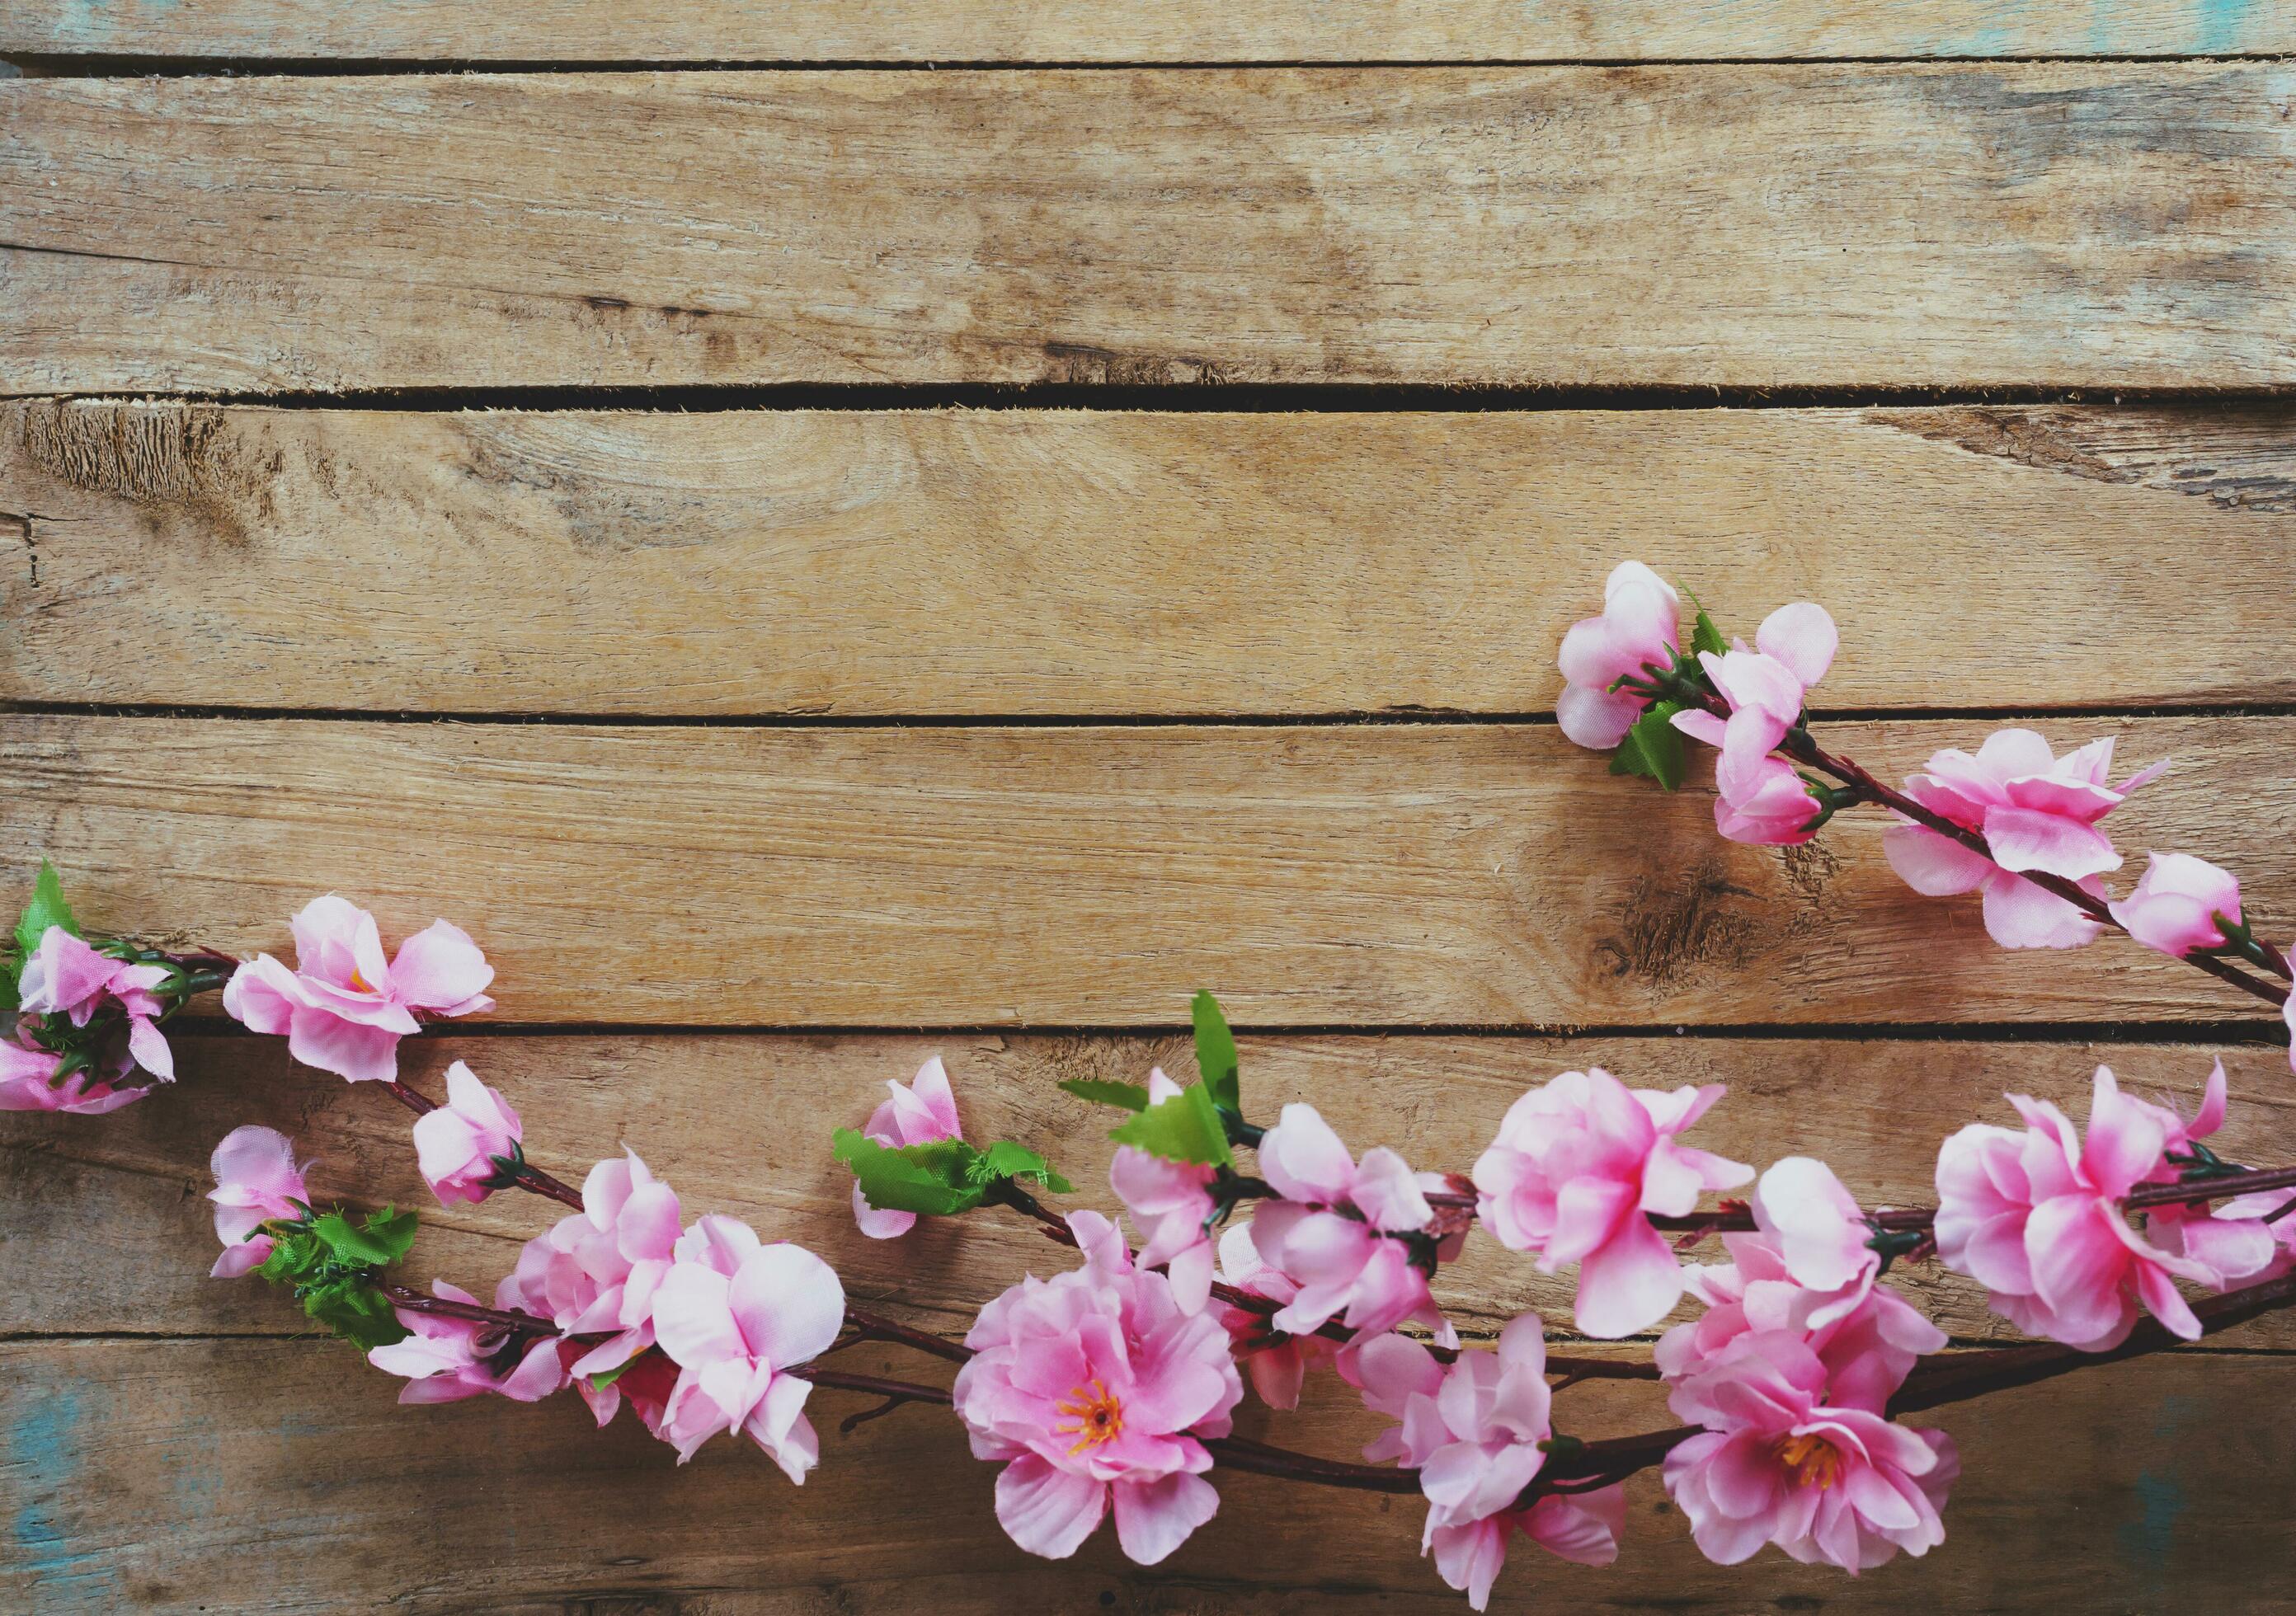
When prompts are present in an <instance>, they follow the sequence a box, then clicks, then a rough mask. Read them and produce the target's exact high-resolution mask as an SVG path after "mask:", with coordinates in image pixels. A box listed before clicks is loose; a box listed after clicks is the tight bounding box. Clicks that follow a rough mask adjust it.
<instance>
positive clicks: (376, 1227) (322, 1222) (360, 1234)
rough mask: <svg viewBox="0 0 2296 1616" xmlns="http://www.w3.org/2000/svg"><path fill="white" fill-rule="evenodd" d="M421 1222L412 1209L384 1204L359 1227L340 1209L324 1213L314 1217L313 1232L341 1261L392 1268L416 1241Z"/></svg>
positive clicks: (367, 1216) (362, 1221)
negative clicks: (418, 1223)
mask: <svg viewBox="0 0 2296 1616" xmlns="http://www.w3.org/2000/svg"><path fill="white" fill-rule="evenodd" d="M416 1222H417V1219H416V1218H415V1215H414V1213H413V1212H398V1211H394V1210H393V1209H392V1208H390V1207H388V1206H386V1207H384V1208H383V1209H382V1210H381V1212H369V1213H367V1215H366V1217H365V1219H364V1220H361V1222H360V1223H359V1224H358V1225H357V1227H356V1228H354V1227H353V1226H352V1223H351V1220H349V1219H348V1218H346V1217H345V1216H343V1214H342V1213H341V1212H340V1211H337V1212H322V1213H320V1214H319V1215H318V1216H317V1217H316V1218H315V1219H313V1220H311V1233H312V1234H313V1235H314V1236H316V1237H317V1239H318V1240H319V1243H320V1244H321V1245H324V1246H325V1247H326V1248H327V1250H328V1251H329V1252H331V1253H333V1255H334V1257H335V1259H336V1261H340V1262H346V1263H353V1264H357V1265H360V1266H364V1267H367V1268H389V1266H390V1265H391V1264H392V1263H394V1262H397V1261H398V1260H399V1259H400V1258H402V1257H404V1256H406V1253H407V1251H408V1249H409V1248H410V1247H412V1246H413V1245H414V1229H415V1225H416Z"/></svg>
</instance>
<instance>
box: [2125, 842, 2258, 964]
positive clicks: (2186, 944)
mask: <svg viewBox="0 0 2296 1616" xmlns="http://www.w3.org/2000/svg"><path fill="white" fill-rule="evenodd" d="M2218 915H2222V916H2223V917H2224V918H2226V919H2227V920H2230V921H2232V922H2233V923H2234V924H2235V925H2238V924H2239V923H2240V918H2241V916H2240V881H2239V879H2238V878H2237V877H2235V876H2234V875H2233V873H2232V872H2231V871H2230V870H2228V869H2218V867H2217V866H2215V865H2214V864H2211V863H2210V862H2209V861H2207V860H2206V859H2196V858H2194V856H2193V855H2192V854H2191V853H2147V854H2145V856H2144V878H2143V879H2142V880H2140V881H2138V882H2137V883H2136V891H2134V892H2132V893H2130V894H2128V896H2127V897H2125V898H2123V899H2122V900H2121V901H2120V902H2118V903H2116V904H2114V905H2113V906H2112V918H2114V919H2116V920H2118V921H2120V924H2121V926H2123V927H2124V928H2126V929H2127V931H2128V935H2130V936H2132V937H2134V938H2136V941H2137V942H2139V943H2143V944H2144V946H2145V947H2146V948H2156V949H2159V950H2160V951H2161V952H2162V953H2164V954H2180V955H2181V954H2189V953H2192V952H2193V951H2195V950H2198V949H2212V948H2222V947H2223V946H2224V945H2225V935H2224V932H2223V931H2222V929H2220V928H2219V927H2218V925H2217V923H2216V917H2217V916H2218Z"/></svg>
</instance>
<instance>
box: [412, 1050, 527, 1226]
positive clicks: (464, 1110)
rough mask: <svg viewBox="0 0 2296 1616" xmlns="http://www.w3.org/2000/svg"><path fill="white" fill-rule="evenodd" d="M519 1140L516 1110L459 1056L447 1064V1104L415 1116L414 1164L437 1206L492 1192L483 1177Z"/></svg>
mask: <svg viewBox="0 0 2296 1616" xmlns="http://www.w3.org/2000/svg"><path fill="white" fill-rule="evenodd" d="M518 1145H519V1128H518V1113H517V1112H515V1111H512V1109H511V1108H510V1105H509V1102H507V1101H505V1100H504V1098H503V1097H502V1096H501V1095H499V1094H497V1093H496V1092H495V1091H494V1090H492V1089H489V1088H488V1087H487V1086H486V1085H485V1084H484V1083H482V1082H480V1081H479V1080H478V1078H477V1076H476V1075H475V1074H474V1073H472V1072H471V1069H470V1067H468V1066H466V1065H463V1063H462V1062H461V1061H456V1062H455V1064H454V1065H451V1066H449V1067H447V1103H446V1104H445V1105H443V1106H439V1108H438V1109H437V1110H435V1111H426V1112H424V1113H423V1114H422V1115H421V1116H418V1117H416V1118H415V1119H414V1155H415V1160H416V1163H417V1165H418V1166H419V1167H420V1168H421V1169H422V1181H423V1182H424V1183H426V1184H428V1185H429V1186H430V1189H431V1193H432V1194H434V1195H436V1196H438V1197H439V1204H440V1205H441V1206H452V1205H453V1204H455V1202H457V1201H469V1202H471V1203H472V1204H476V1203H478V1202H480V1201H483V1200H485V1199H486V1198H487V1197H488V1196H490V1195H492V1194H493V1193H494V1190H493V1188H490V1187H489V1185H488V1180H489V1179H494V1178H495V1177H496V1176H497V1175H498V1174H499V1173H500V1172H501V1171H502V1170H501V1168H500V1167H499V1166H497V1165H496V1163H498V1162H502V1161H515V1160H517V1159H518Z"/></svg>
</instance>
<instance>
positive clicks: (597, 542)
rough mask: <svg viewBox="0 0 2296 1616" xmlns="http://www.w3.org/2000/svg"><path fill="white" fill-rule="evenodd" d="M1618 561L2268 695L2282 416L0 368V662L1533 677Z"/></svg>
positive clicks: (534, 686) (847, 698)
mask: <svg viewBox="0 0 2296 1616" xmlns="http://www.w3.org/2000/svg"><path fill="white" fill-rule="evenodd" d="M1622 554H1634V555H1638V556H1641V557H1643V558H1644V559H1647V560H1649V561H1651V562H1652V563H1653V564H1655V565H1657V566H1658V567H1661V569H1663V570H1664V571H1666V572H1667V573H1668V574H1669V575H1673V576H1677V577H1679V578H1681V579H1682V580H1683V581H1684V582H1685V583H1686V584H1690V585H1691V586H1692V587H1693V588H1694V589H1696V590H1697V591H1698V592H1699V593H1700V595H1701V597H1702V599H1704V600H1706V601H1707V603H1708V604H1709V605H1710V607H1712V608H1713V609H1714V610H1715V611H1716V612H1717V613H1718V615H1719V616H1720V618H1721V620H1722V621H1724V622H1725V623H1726V624H1733V625H1734V626H1735V627H1736V628H1737V629H1738V630H1739V632H1742V633H1751V632H1752V630H1753V627H1754V625H1755V624H1757V623H1759V621H1760V618H1761V616H1762V615H1763V614H1764V613H1766V612H1767V611H1768V610H1769V609H1770V608H1772V607H1773V606H1775V605H1777V604H1779V603H1780V602H1782V601H1784V600H1789V599H1793V598H1796V597H1804V598H1811V599H1816V600H1824V601H1825V602H1827V603H1828V604H1829V605H1830V606H1831V608H1833V611H1834V613H1835V615H1836V616H1838V617H1839V618H1840V620H1841V624H1842V625H1843V628H1844V631H1845V633H1846V634H1847V636H1848V640H1849V648H1848V649H1847V651H1846V653H1845V654H1844V656H1843V657H1842V658H1841V662H1840V664H1839V665H1837V666H1836V667H1835V669H1834V670H1833V673H1831V674H1830V675H1829V676H1828V677H1827V679H1826V681H1825V684H1824V685H1823V686H1822V687H1821V688H1820V690H1819V691H1818V694H1817V699H1818V701H1819V702H1820V703H1821V704H1822V705H1824V706H1834V707H1842V708H1875V707H1890V706H1923V707H1931V708H1934V707H1936V706H1943V705H1948V704H1952V705H1960V704H1966V705H1971V706H2023V707H2026V708H2029V709H2046V708H2047V707H2049V706H2054V705H2077V706H2095V705H2099V704H2103V703H2113V702H2121V703H2148V702H2226V703H2236V702H2242V701H2254V700H2259V699H2275V698H2277V699H2286V698H2290V697H2291V696H2296V669H2292V667H2291V665H2290V664H2289V661H2288V659H2287V657H2285V656H2284V655H2283V648H2282V646H2281V644H2280V642H2279V641H2278V640H2277V638H2276V637H2275V636H2273V635H2270V634H2260V633H2257V632H2256V626H2255V625H2256V624H2258V623H2259V622H2260V621H2265V620H2267V619H2268V618H2269V617H2270V616H2272V615H2273V614H2274V613H2276V611H2277V610H2279V608H2280V607H2281V605H2282V603H2283V600H2284V593H2285V587H2286V580H2287V579H2288V578H2289V577H2290V576H2291V575H2296V412H2292V411H2291V410H2290V409H2288V408H2287V407H2286V406H2281V405H2273V406H2259V407H2254V408H2246V409H2233V410H2226V409H2217V408H2196V409H2191V410H2177V411H2166V412H2163V411H2120V410H2110V409H2086V408H2078V407H2017V408H1951V409H1913V410H1895V409H1892V410H1873V411H1833V410H1811V411H1801V410H1791V411H1768V410H1764V411H1691V410H1680V411H1657V412H1631V411H1628V412H1554V413H1551V414H1550V413H1531V414H1496V413H1495V414H1480V413H1467V414H1433V415H1427V414H1396V415H1355V414H1341V415H1275V414H1194V413H1177V414H1139V413H1103V412H1037V411H1025V412H1024V411H1013V412H889V413H865V412H791V413H784V412H727V413H719V414H704V415H672V414H641V413H630V412H569V413H547V414H522V413H515V412H467V413H449V414H408V413H389V412H358V411H352V412H337V411H281V410H271V409H260V408H252V407H249V408H238V407H220V406H216V405H209V404H121V403H116V402H104V401H88V402H63V401H42V402H34V403H22V404H10V405H5V406H0V697H7V698H17V699H31V700H50V701H100V702H155V703H197V704H212V705H222V706H234V705H236V706H266V707H287V706H303V707H312V708H319V709H324V710H338V711H339V710H342V709H352V708H356V709H385V710H414V711H443V712H463V713H485V712H508V711H520V712H558V713H576V714H583V713H588V714H609V713H630V714H680V713H685V714H797V713H806V714H860V715H870V714H876V715H883V714H949V715H956V716H980V715H984V714H986V715H1001V714H1164V715H1181V716H1186V715H1197V714H1228V713H1234V714H1263V713H1265V714H1330V713H1341V712H1353V711H1381V712H1398V711H1410V710H1414V709H1424V708H1438V707H1440V708H1455V709H1465V710H1469V711H1475V712H1485V713H1528V712H1544V711H1546V710H1549V709H1551V708H1552V706H1553V705H1554V698H1555V695H1556V693H1557V690H1558V689H1559V680H1560V675H1558V674H1557V673H1555V671H1554V647H1555V645H1556V644H1557V643H1558V642H1559V641H1560V640H1561V637H1562V632H1563V630H1564V628H1565V627H1566V626H1567V625H1568V624H1570V622H1571V621H1572V620H1573V619H1574V618H1576V617H1578V616H1582V615H1584V614H1586V613H1587V612H1588V611H1590V610H1592V609H1593V608H1594V606H1595V603H1596V601H1597V600H1598V599H1599V596H1600V591H1601V586H1602V579H1603V575H1605V574H1606V573H1607V572H1608V570H1609V568H1610V567H1611V564H1612V562H1613V561H1614V560H1615V559H1617V557H1618V556H1620V555H1622ZM2132 639H2139V640H2142V641H2143V642H2144V644H2145V646H2146V647H2147V650H2146V653H2145V654H2144V656H2142V657H2132V656H2130V655H2129V654H2128V647H2129V644H2130V643H2131V641H2132ZM2036 647H2046V648H2047V654H2046V656H2036V655H2035V654H2034V648H2036ZM1940 662H1943V663H1945V664H1946V665H1948V666H1949V669H1950V673H1949V680H1950V682H1949V683H1943V682H1941V681H1940V675H1939V664H1940Z"/></svg>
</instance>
